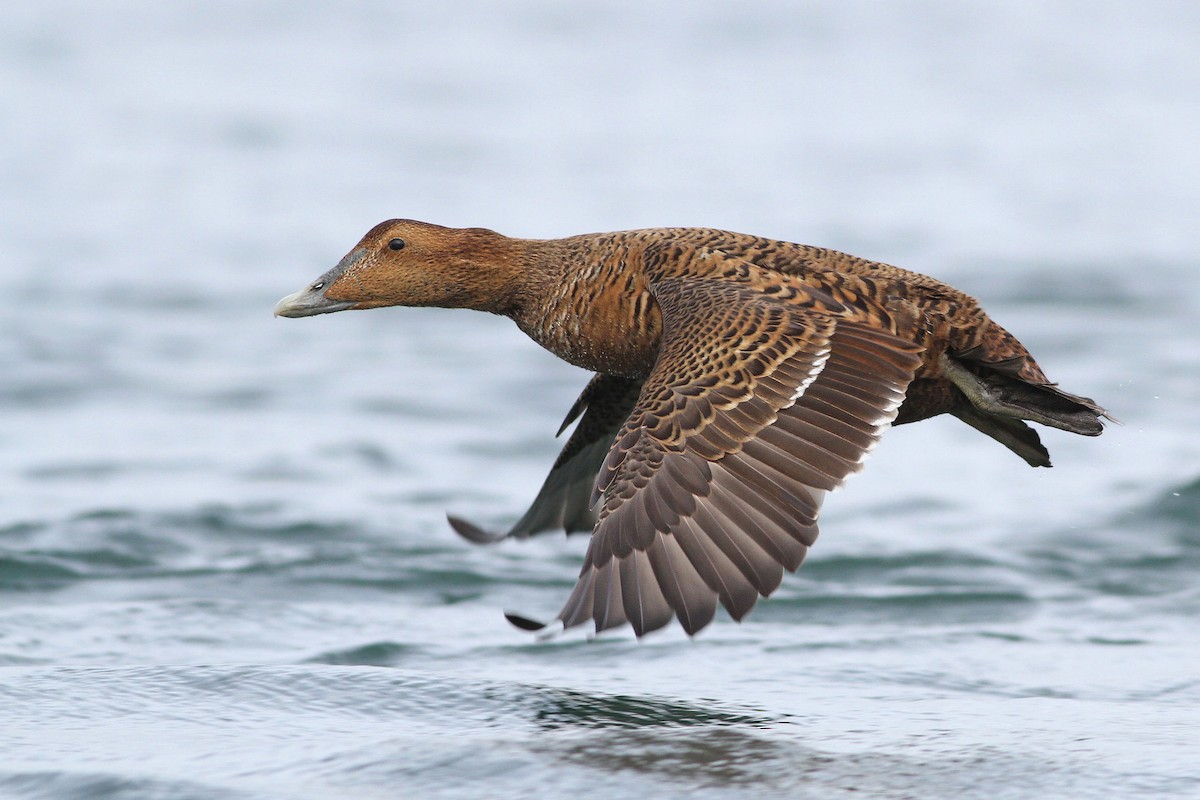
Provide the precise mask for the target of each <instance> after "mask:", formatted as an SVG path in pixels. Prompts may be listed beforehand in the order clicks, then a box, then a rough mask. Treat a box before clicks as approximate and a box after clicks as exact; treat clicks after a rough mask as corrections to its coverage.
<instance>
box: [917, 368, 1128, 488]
mask: <svg viewBox="0 0 1200 800" xmlns="http://www.w3.org/2000/svg"><path fill="white" fill-rule="evenodd" d="M940 366H941V369H942V372H943V374H944V375H945V376H946V377H947V378H948V379H949V380H950V381H951V382H952V383H953V384H954V385H955V386H957V387H958V389H959V390H960V391H961V392H962V393H963V394H964V395H966V398H967V400H968V401H970V403H969V405H967V404H964V405H961V406H959V407H958V408H956V409H955V410H954V411H952V412H951V413H953V414H954V416H956V417H958V418H959V419H961V420H962V421H963V422H965V423H967V424H968V425H970V426H971V427H973V428H975V429H976V430H978V431H980V432H981V433H985V434H987V435H988V436H991V437H992V438H993V439H995V440H996V441H998V442H1000V443H1001V444H1003V445H1004V446H1005V447H1007V448H1008V449H1010V450H1012V451H1013V452H1014V453H1016V454H1017V455H1019V456H1021V458H1023V459H1025V461H1026V462H1027V463H1029V465H1030V466H1034V467H1048V466H1050V455H1049V453H1047V452H1046V448H1045V447H1043V446H1042V443H1041V440H1040V439H1039V438H1038V435H1037V432H1036V431H1034V430H1033V429H1032V428H1030V427H1029V426H1028V425H1026V424H1025V422H1024V420H1028V421H1030V422H1037V423H1039V424H1041V425H1047V426H1049V427H1051V428H1058V429H1060V430H1064V431H1069V432H1071V433H1077V434H1079V435H1081V436H1099V435H1100V434H1101V433H1103V432H1104V420H1109V421H1111V422H1116V421H1117V420H1116V418H1115V417H1113V416H1112V415H1111V414H1109V413H1108V412H1107V411H1106V410H1105V409H1103V408H1102V407H1101V406H1100V405H1099V404H1098V403H1096V401H1095V400H1092V399H1091V398H1089V397H1081V396H1079V395H1074V394H1069V393H1068V392H1064V391H1063V390H1062V389H1059V388H1058V386H1057V385H1056V384H1053V383H1050V382H1048V381H1046V382H1042V381H1037V382H1033V381H1031V380H1029V379H1028V377H1026V376H1027V375H1028V374H1029V371H1028V370H1027V369H1026V368H1025V367H1026V364H1025V359H1019V360H1018V359H1014V360H1013V361H1011V362H993V363H990V364H989V363H981V362H978V361H974V362H967V363H964V362H963V361H960V360H959V359H958V358H955V357H954V356H951V355H948V354H947V355H943V356H942V357H941V364H940ZM1035 374H1037V375H1038V376H1039V377H1040V376H1041V371H1040V370H1037V371H1036V373H1035Z"/></svg>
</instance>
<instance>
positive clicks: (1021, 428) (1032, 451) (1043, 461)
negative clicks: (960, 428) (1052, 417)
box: [950, 403, 1050, 467]
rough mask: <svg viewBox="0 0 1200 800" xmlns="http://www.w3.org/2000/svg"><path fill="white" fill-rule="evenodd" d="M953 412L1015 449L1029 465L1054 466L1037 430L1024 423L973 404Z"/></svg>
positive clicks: (973, 426)
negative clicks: (1051, 464)
mask: <svg viewBox="0 0 1200 800" xmlns="http://www.w3.org/2000/svg"><path fill="white" fill-rule="evenodd" d="M950 413H951V414H953V415H954V416H956V417H958V418H959V419H961V420H962V421H963V422H965V423H967V424H968V425H970V426H971V427H972V428H974V429H975V430H977V431H979V432H980V433H983V434H986V435H988V436H990V437H992V438H993V439H995V440H996V441H997V442H999V443H1000V444H1002V445H1004V446H1005V447H1007V448H1008V449H1009V450H1012V451H1013V452H1014V453H1016V454H1017V455H1019V456H1020V457H1021V458H1023V459H1025V463H1026V464H1028V465H1029V466H1031V467H1048V466H1050V453H1049V452H1047V450H1046V448H1045V446H1043V445H1042V440H1041V439H1040V438H1038V435H1037V431H1035V430H1034V429H1033V428H1031V427H1029V426H1028V425H1026V424H1025V423H1024V422H1022V421H1021V420H1019V419H1013V418H1012V417H1000V416H996V415H992V414H985V413H983V412H982V411H980V410H979V409H977V408H975V406H973V405H971V404H970V403H962V404H961V405H959V406H958V407H956V408H954V409H953V410H952V411H951V412H950Z"/></svg>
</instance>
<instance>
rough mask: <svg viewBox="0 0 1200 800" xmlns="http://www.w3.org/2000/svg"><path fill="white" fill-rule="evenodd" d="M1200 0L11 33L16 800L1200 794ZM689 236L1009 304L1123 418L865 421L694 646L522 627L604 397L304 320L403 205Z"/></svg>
mask: <svg viewBox="0 0 1200 800" xmlns="http://www.w3.org/2000/svg"><path fill="white" fill-rule="evenodd" d="M1197 42H1200V7H1198V6H1196V5H1195V4H1194V3H1183V2H1169V1H1168V2H1157V3H1150V4H1128V3H1117V2H1099V3H1097V2H1087V3H1084V2H1068V1H1066V0H1051V1H1050V2H1041V1H1039V2H1032V0H1029V1H1025V0H1022V1H1021V2H1013V3H1005V4H988V3H951V2H934V0H913V1H912V2H906V3H894V4H880V3H870V2H854V1H851V2H842V1H841V0H838V2H832V1H830V2H805V3H793V2H784V0H776V1H775V2H770V1H768V0H763V1H762V2H746V3H720V2H708V1H707V0H705V1H702V2H688V3H685V2H674V3H671V2H648V3H646V2H638V3H634V2H618V1H616V0H613V1H611V2H609V1H607V0H602V1H599V2H592V3H587V4H546V3H536V2H532V1H531V0H517V1H516V2H507V3H493V2H482V1H481V0H471V1H468V2H462V3H396V2H383V0H375V1H374V2H370V1H364V2H349V3H333V2H289V3H284V2H267V1H266V0H262V1H252V2H233V0H213V1H212V2H179V3H156V2H149V0H123V2H120V3H105V4H96V3H90V2H83V1H82V0H78V1H75V2H73V1H72V0H42V1H41V2H37V3H33V2H16V3H7V4H4V5H3V6H2V7H0V108H3V114H2V115H0V276H2V277H3V287H4V288H3V291H2V292H0V333H2V335H0V414H2V419H3V424H0V797H4V798H10V797H11V798H22V799H26V798H79V799H81V800H82V798H121V799H124V798H206V799H207V798H214V799H215V798H231V799H237V800H242V799H243V798H247V799H248V798H256V799H258V798H263V799H266V798H270V799H271V800H284V799H288V800H291V799H293V798H297V799H298V798H343V797H344V798H369V797H381V798H382V797H388V798H393V797H421V798H486V797H499V798H516V797H539V798H559V797H599V796H603V797H622V796H630V795H633V794H634V793H637V795H638V796H642V797H647V798H650V797H681V796H685V795H686V796H692V797H697V798H741V797H744V798H759V797H775V796H778V797H795V798H822V799H823V798H841V797H887V798H893V797H894V798H905V797H933V798H941V797H945V798H1088V797H1097V798H1100V797H1104V798H1108V797H1200V666H1198V665H1200V437H1198V433H1200V425H1198V424H1197V422H1196V418H1197V417H1196V409H1197V408H1200V323H1198V319H1200V264H1198V261H1197V255H1196V254H1197V252H1200V226H1197V224H1196V220H1197V219H1198V216H1197V214H1198V211H1200V149H1198V148H1197V147H1196V146H1195V139H1196V130H1198V129H1200V48H1198V47H1197V46H1196V45H1197ZM392 216H403V217H413V218H418V219H426V220H429V221H432V222H438V223H442V224H447V225H464V226H465V225H482V226H487V227H491V228H494V229H497V230H500V231H502V232H504V233H508V234H511V235H519V236H535V237H541V236H547V237H549V236H561V235H568V234H573V233H581V232H586V231H589V230H612V229H621V228H633V227H643V226H659V225H705V226H715V227H725V228H729V229H734V230H743V231H748V232H753V233H759V234H764V235H770V236H775V237H779V238H784V239H789V240H793V241H803V242H808V243H812V244H819V245H824V246H830V247H836V248H839V249H843V250H847V251H850V252H853V253H856V254H859V255H863V256H868V257H872V258H876V259H880V260H885V261H890V262H893V263H898V264H901V265H904V266H907V267H910V268H914V269H918V270H920V271H923V272H928V273H930V274H934V275H937V276H938V277H940V278H942V279H944V280H947V281H948V282H950V283H952V284H954V285H956V286H959V287H960V288H962V289H964V290H966V291H969V292H971V293H972V294H975V295H976V296H978V297H979V298H981V299H982V300H983V301H984V304H985V306H986V307H987V308H988V309H989V311H990V312H991V313H992V314H993V316H994V317H996V318H997V319H998V320H1000V321H1001V322H1002V323H1003V324H1004V325H1005V326H1006V327H1008V328H1010V329H1011V330H1013V331H1014V332H1015V333H1017V334H1018V335H1019V336H1020V338H1021V339H1022V340H1023V341H1024V342H1025V343H1026V344H1027V345H1028V346H1029V347H1030V349H1031V350H1032V351H1033V352H1034V353H1035V354H1036V355H1037V357H1038V359H1039V361H1040V362H1041V364H1042V365H1043V366H1044V367H1045V369H1046V370H1047V371H1048V373H1049V374H1050V376H1051V377H1052V378H1053V379H1055V380H1058V381H1060V382H1061V383H1062V385H1063V386H1064V387H1065V388H1067V389H1068V390H1069V391H1072V392H1077V393H1082V394H1085V395H1089V396H1093V397H1095V398H1096V399H1097V400H1098V401H1100V402H1101V403H1103V404H1104V405H1105V406H1107V407H1108V408H1109V409H1111V410H1112V412H1113V413H1114V414H1115V415H1116V416H1117V417H1118V418H1120V419H1121V421H1122V423H1123V424H1121V425H1115V426H1112V427H1110V429H1109V430H1107V431H1106V433H1105V434H1104V436H1102V437H1100V438H1099V439H1085V438H1082V437H1073V436H1070V435H1068V434H1063V433H1060V432H1057V431H1047V432H1045V433H1044V434H1043V438H1044V440H1045V441H1046V443H1047V445H1048V447H1049V449H1050V451H1051V454H1052V456H1053V458H1054V463H1055V467H1054V469H1051V470H1032V469H1029V468H1028V467H1026V466H1025V465H1024V464H1023V463H1022V462H1021V461H1020V460H1019V459H1017V458H1015V457H1013V456H1012V455H1011V454H1009V453H1008V452H1007V451H1005V450H1004V449H1002V448H1000V447H999V446H997V445H996V444H994V443H993V442H991V441H989V440H987V439H985V438H984V437H981V436H979V435H978V434H975V433H974V432H972V431H970V430H968V429H967V428H966V427H965V426H963V425H961V424H960V423H957V422H956V421H954V420H944V419H937V420H932V421H929V422H925V423H920V424H918V425H912V426H904V427H901V428H897V429H896V430H894V431H891V432H889V434H888V435H887V436H886V437H885V439H884V441H883V443H882V444H881V446H880V447H879V448H878V450H877V451H876V453H875V455H874V456H873V457H872V459H871V462H870V463H869V465H868V468H867V469H866V471H865V472H864V473H863V474H862V475H861V476H859V477H856V478H855V479H854V480H852V481H851V482H850V484H849V485H848V486H847V487H846V489H845V490H843V491H840V492H838V493H836V494H835V495H833V496H831V497H830V498H829V500H828V501H827V503H826V506H825V513H824V521H823V525H822V534H821V539H820V541H819V542H818V544H817V546H816V547H815V548H814V549H813V551H812V553H811V555H810V558H809V560H808V563H807V564H806V565H805V566H804V567H803V569H802V570H800V571H799V572H798V573H797V574H796V575H794V576H788V577H787V578H786V579H785V581H784V584H783V586H782V588H781V589H780V590H779V592H778V593H777V594H776V596H774V597H773V598H771V599H770V600H768V601H764V602H761V603H760V604H759V606H758V608H757V609H755V611H754V612H753V613H752V614H751V615H750V616H749V617H748V618H747V619H746V620H745V621H744V622H743V623H742V624H736V623H734V622H732V621H731V620H729V619H728V617H726V616H724V615H723V613H721V614H719V615H718V618H717V620H716V621H715V623H714V624H713V625H712V626H711V627H710V628H709V629H707V630H705V631H703V632H702V634H701V635H699V636H698V637H696V638H695V639H688V638H687V637H686V636H685V635H683V634H682V633H681V632H679V631H677V630H670V631H665V632H662V633H660V634H657V635H652V636H649V637H647V638H646V639H645V640H644V641H642V642H637V641H636V640H634V638H633V636H632V634H631V633H629V632H628V631H627V630H626V631H614V632H611V633H609V634H606V635H604V636H601V637H598V638H597V637H588V636H587V635H585V634H584V633H581V632H572V633H569V634H568V635H565V636H563V637H561V638H559V639H557V640H554V641H550V642H537V641H535V640H533V639H532V638H530V637H529V636H528V635H526V634H524V633H522V632H520V631H518V630H515V629H514V628H512V627H511V626H509V625H508V624H507V623H506V622H505V621H504V618H503V616H502V611H504V610H514V611H519V612H523V613H527V614H530V615H534V616H549V615H552V614H553V613H554V612H555V611H557V609H558V607H559V604H560V603H561V602H562V600H563V599H564V598H565V596H566V593H567V592H568V591H569V589H570V587H571V586H572V584H573V582H574V577H575V575H576V573H577V571H578V565H579V561H580V558H581V556H582V553H583V549H584V546H585V540H584V539H583V538H581V537H572V538H570V539H568V538H566V537H563V536H560V535H546V536H542V537H538V538H536V539H534V540H530V541H528V542H511V543H505V544H503V545H499V546H495V547H488V548H478V547H474V546H471V545H469V544H467V543H465V542H463V541H461V540H459V539H458V538H457V537H456V535H455V534H454V533H453V532H452V531H451V530H450V529H449V527H448V526H447V525H446V522H445V517H444V515H445V513H446V512H447V511H451V512H453V513H457V514H461V515H463V516H465V517H467V518H469V519H475V520H479V521H481V522H483V523H486V524H488V525H490V526H494V527H500V526H503V525H504V524H506V523H508V522H511V521H512V520H514V519H515V518H516V517H517V516H518V515H519V514H520V513H521V512H523V510H524V508H525V504H526V503H527V502H528V501H529V500H530V499H531V498H532V496H533V494H534V492H535V490H536V489H537V487H538V485H539V484H540V480H541V478H542V477H543V475H544V473H545V471H546V470H547V469H548V467H549V464H550V462H551V461H552V460H553V457H554V455H555V453H556V452H557V445H558V443H557V442H556V441H555V440H554V439H553V436H552V434H553V431H554V429H555V428H556V426H557V424H558V422H559V420H560V419H561V418H562V415H563V414H564V413H565V411H566V409H567V408H568V407H569V405H570V404H571V402H572V401H573V400H574V398H575V396H576V394H577V393H578V391H579V389H580V388H581V387H582V385H583V384H584V383H585V381H586V379H587V375H586V374H584V373H582V372H580V371H579V370H576V369H574V368H572V367H569V366H567V365H564V364H562V363H560V362H557V361H556V360H555V359H554V358H553V357H552V356H550V355H548V354H546V353H544V352H542V351H541V350H540V349H538V348H537V347H536V346H535V345H533V344H532V343H530V342H529V341H527V340H525V339H524V338H523V337H522V335H521V334H519V332H517V331H516V330H515V328H514V327H513V326H512V325H511V323H508V322H507V321H505V320H502V319H498V318H492V317H487V316H484V315H479V314H472V313H470V312H462V311H457V312H456V311H443V310H411V309H388V310H380V311H372V312H370V313H362V314H358V313H356V314H338V315H332V316H327V317H318V318H315V319H305V320H278V319H273V318H272V316H271V309H272V308H273V305H274V303H275V301H276V300H277V299H278V298H279V297H281V296H282V295H284V294H287V293H290V292H292V291H294V290H296V289H298V288H299V287H301V286H302V285H304V284H305V282H307V281H309V280H310V279H312V278H313V277H315V276H316V275H319V274H320V273H321V272H323V271H324V270H325V269H327V268H328V267H329V266H330V265H332V264H333V263H335V262H336V260H337V259H338V258H340V256H341V255H342V254H343V253H344V252H345V251H346V250H348V249H349V248H350V247H351V246H352V245H353V244H354V242H355V241H356V240H357V239H358V237H359V236H360V235H361V234H362V233H363V232H365V231H366V230H367V229H368V228H369V227H370V226H372V225H373V224H374V223H376V222H378V221H379V220H381V219H384V218H387V217H392Z"/></svg>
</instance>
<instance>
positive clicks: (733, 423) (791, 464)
mask: <svg viewBox="0 0 1200 800" xmlns="http://www.w3.org/2000/svg"><path fill="white" fill-rule="evenodd" d="M712 257H716V258H719V257H720V255H719V254H712V253H709V254H708V255H707V256H706V258H712ZM739 271H740V272H739ZM754 272H757V270H752V271H751V273H750V274H749V275H747V273H746V269H745V262H739V264H738V269H737V270H731V271H730V272H729V273H728V274H726V275H725V276H724V277H725V278H728V280H725V279H716V280H714V279H713V278H711V277H710V278H704V279H696V278H664V279H662V280H659V281H657V282H655V283H653V284H652V287H651V288H652V291H653V293H654V297H655V299H656V300H657V302H658V305H659V308H660V309H661V312H662V318H663V338H662V344H661V347H660V351H659V356H658V360H657V362H656V364H655V366H654V368H653V370H652V372H651V373H650V375H649V376H648V377H647V379H646V381H645V383H644V384H643V386H642V389H641V393H640V394H639V396H638V399H637V404H636V406H635V407H634V409H633V412H632V414H631V415H630V417H629V419H628V420H627V421H626V422H625V424H624V426H623V427H622V429H621V431H620V432H619V433H618V435H617V437H616V441H615V443H614V444H613V447H612V449H611V450H610V451H609V453H608V456H607V458H606V459H605V461H604V464H603V466H602V467H601V470H600V473H599V476H598V478H597V481H596V489H595V491H596V493H597V495H598V497H602V498H603V503H602V505H601V506H600V511H599V516H598V519H597V523H596V527H595V530H594V531H593V533H592V538H591V541H590V543H589V546H588V551H587V555H586V557H585V559H584V564H583V569H582V571H581V573H580V577H579V581H578V583H577V584H576V586H575V589H574V591H573V592H572V593H571V596H570V598H569V599H568V600H567V602H566V605H565V606H564V607H563V609H562V611H561V612H560V613H559V615H558V619H559V620H560V621H561V622H562V624H563V626H564V627H566V628H569V627H572V626H575V625H579V624H582V623H584V622H586V621H588V620H594V622H595V627H596V630H597V631H601V630H604V629H606V628H612V627H615V626H618V625H622V624H624V623H625V622H629V623H631V624H632V625H633V628H634V631H635V632H636V633H637V635H638V636H641V635H642V634H645V633H646V632H648V631H652V630H655V629H657V628H661V627H663V626H665V625H667V624H668V623H669V622H670V621H671V617H672V616H676V617H678V618H679V621H680V623H681V624H682V625H683V627H684V629H685V630H687V632H688V633H689V634H691V633H695V632H696V631H698V630H700V629H701V628H703V627H704V626H705V625H707V624H708V623H709V622H710V621H711V620H712V618H713V615H714V613H715V611H716V604H717V602H718V600H719V601H720V603H721V604H722V605H723V606H725V608H726V609H727V610H728V611H729V613H730V615H731V616H733V617H734V618H735V619H740V618H741V617H742V616H743V615H745V614H746V612H748V611H749V610H750V609H751V608H752V607H753V606H754V604H755V602H757V600H758V597H759V596H760V595H762V596H764V597H765V596H766V595H768V594H770V593H771V592H772V591H774V590H775V588H776V587H777V586H778V585H779V583H780V581H781V579H782V573H783V569H784V568H787V569H788V570H794V569H796V568H797V567H798V566H799V565H800V563H801V561H802V560H803V558H804V555H805V553H806V551H807V549H808V546H809V545H811V544H812V543H813V540H814V539H815V538H816V535H817V513H818V509H819V507H820V505H821V500H822V498H823V496H824V494H825V492H826V491H828V490H830V489H833V488H835V487H837V486H839V485H840V484H841V483H842V482H843V481H844V480H845V478H846V477H847V476H849V475H850V474H851V473H853V472H856V471H858V470H859V469H860V468H861V464H862V461H863V459H864V458H865V457H866V455H867V454H868V452H869V451H870V450H871V449H872V447H874V445H875V443H876V442H877V440H878V438H879V436H880V434H881V433H882V432H883V431H884V430H885V429H886V428H887V427H888V425H889V424H890V423H891V421H892V419H893V418H894V417H895V415H896V410H897V408H898V407H899V405H900V403H901V401H902V400H903V398H904V391H905V388H906V387H907V386H908V383H909V381H911V380H912V376H913V373H914V371H915V370H916V369H917V367H918V365H919V363H920V359H919V355H918V352H919V351H918V348H917V347H916V346H915V345H913V344H912V343H910V342H907V341H905V340H903V339H901V338H898V337H896V336H895V335H893V333H891V332H889V330H888V329H887V326H886V325H883V324H881V320H883V321H886V314H887V312H886V311H884V310H883V309H882V308H878V307H873V308H871V309H870V314H865V313H863V312H862V311H861V305H860V306H859V307H851V306H849V305H843V304H842V303H839V302H838V301H835V300H834V299H833V298H832V297H831V296H830V295H828V294H826V293H824V292H822V291H821V290H819V289H814V288H811V287H808V286H805V285H804V284H803V283H801V282H799V281H798V280H796V279H793V278H787V277H783V278H778V279H777V276H776V277H771V278H768V279H767V282H766V283H765V284H762V285H753V284H752V283H747V281H746V279H747V278H750V279H753V278H754V277H755V275H754ZM735 273H739V274H740V276H741V277H738V274H735ZM710 274H711V273H710ZM764 274H765V273H764ZM862 302H866V301H865V299H862ZM880 315H882V316H880ZM509 618H510V620H512V621H513V622H514V623H515V624H517V625H518V626H521V627H525V628H533V627H535V626H536V625H537V623H533V622H532V621H530V620H527V619H525V618H522V617H516V616H515V615H510V616H509Z"/></svg>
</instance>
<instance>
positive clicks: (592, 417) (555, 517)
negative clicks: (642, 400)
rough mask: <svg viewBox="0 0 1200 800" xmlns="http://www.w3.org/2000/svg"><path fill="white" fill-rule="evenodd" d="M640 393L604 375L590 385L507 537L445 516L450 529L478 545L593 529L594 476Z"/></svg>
mask: <svg viewBox="0 0 1200 800" xmlns="http://www.w3.org/2000/svg"><path fill="white" fill-rule="evenodd" d="M641 388H642V384H641V381H636V380H633V379H630V378H622V377H618V376H616V375H606V374H604V373H597V374H596V375H595V376H594V377H593V378H592V379H591V380H590V381H588V385H587V386H586V387H584V390H583V393H582V394H580V395H579V399H578V400H576V401H575V404H574V405H573V406H571V410H570V411H568V412H567V416H566V419H564V420H563V423H562V425H561V426H560V427H559V429H558V434H559V435H561V434H562V432H563V431H564V430H566V429H567V426H568V425H570V424H571V423H572V422H574V421H575V420H577V419H578V420H579V425H578V426H576V428H575V430H574V431H572V433H571V436H570V437H569V438H568V439H567V443H566V444H565V445H563V449H562V451H561V452H560V453H559V454H558V458H557V459H556V460H555V461H554V466H553V467H551V468H550V474H549V475H547V476H546V481H545V483H543V484H542V488H541V489H540V490H539V491H538V493H537V497H535V498H534V500H533V503H532V504H531V505H530V506H529V510H528V511H526V512H525V514H524V516H522V517H521V518H520V519H519V520H517V522H516V524H514V525H513V526H512V528H511V529H509V531H508V532H507V533H494V532H491V531H487V530H484V529H483V528H481V527H479V526H478V525H475V524H473V523H471V522H468V521H466V520H465V519H462V518H461V517H455V516H447V519H448V520H449V522H450V526H451V527H452V528H454V530H455V531H457V532H458V533H459V535H461V536H462V537H463V538H464V539H467V540H468V541H471V542H475V543H476V544H492V543H494V542H499V541H501V540H503V539H508V538H517V539H524V538H527V537H529V536H530V535H532V534H535V533H540V532H542V531H548V530H561V529H565V530H566V532H567V533H574V532H576V531H590V530H592V528H593V527H594V526H595V524H596V511H595V509H594V508H593V504H592V487H593V486H594V484H595V482H596V473H597V472H599V470H600V465H601V464H602V463H604V456H605V454H606V453H608V450H609V448H610V447H611V446H612V443H613V439H614V438H616V435H617V431H619V430H620V429H621V424H622V423H624V422H625V420H626V419H627V418H628V417H629V414H630V412H632V411H633V406H634V403H636V402H637V398H638V393H639V392H640V391H641ZM581 416H582V419H580V417H581Z"/></svg>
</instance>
